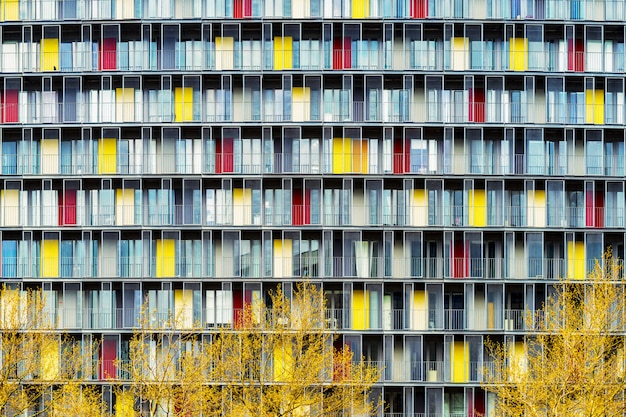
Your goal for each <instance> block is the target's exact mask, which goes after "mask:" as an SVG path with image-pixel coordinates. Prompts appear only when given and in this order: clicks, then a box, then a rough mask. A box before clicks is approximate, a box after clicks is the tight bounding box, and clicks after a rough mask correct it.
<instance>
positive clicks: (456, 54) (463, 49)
mask: <svg viewBox="0 0 626 417" xmlns="http://www.w3.org/2000/svg"><path fill="white" fill-rule="evenodd" d="M450 45H451V49H452V51H451V54H452V56H451V59H450V66H451V68H452V69H453V70H464V69H467V67H468V63H469V38H460V37H456V38H451V39H450Z"/></svg>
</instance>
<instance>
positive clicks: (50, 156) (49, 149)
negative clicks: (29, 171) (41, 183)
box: [41, 139, 59, 174]
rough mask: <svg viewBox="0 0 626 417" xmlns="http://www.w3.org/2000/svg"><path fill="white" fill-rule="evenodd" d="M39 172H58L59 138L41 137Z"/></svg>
mask: <svg viewBox="0 0 626 417" xmlns="http://www.w3.org/2000/svg"><path fill="white" fill-rule="evenodd" d="M41 173H42V174H58V173H59V140H58V139H42V140H41Z"/></svg>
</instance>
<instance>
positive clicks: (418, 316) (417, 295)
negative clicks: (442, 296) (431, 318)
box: [411, 290, 428, 330]
mask: <svg viewBox="0 0 626 417" xmlns="http://www.w3.org/2000/svg"><path fill="white" fill-rule="evenodd" d="M427 316H428V299H427V298H426V292H425V291H424V290H415V291H413V325H412V326H411V327H412V328H413V329H414V330H422V329H426V317H427Z"/></svg>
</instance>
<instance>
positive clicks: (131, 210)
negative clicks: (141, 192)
mask: <svg viewBox="0 0 626 417" xmlns="http://www.w3.org/2000/svg"><path fill="white" fill-rule="evenodd" d="M115 206H116V210H115V211H116V212H115V224H117V225H119V226H123V225H129V224H134V223H135V190H131V189H121V188H120V189H118V190H117V191H116V193H115Z"/></svg>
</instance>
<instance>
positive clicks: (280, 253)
mask: <svg viewBox="0 0 626 417" xmlns="http://www.w3.org/2000/svg"><path fill="white" fill-rule="evenodd" d="M625 19H626V11H625V5H624V2H623V1H622V0H0V20H2V21H3V23H2V25H0V54H1V57H2V59H0V71H1V72H0V89H1V92H0V108H1V112H0V113H1V114H0V141H1V144H2V146H1V149H0V150H1V154H2V158H1V166H0V170H1V176H0V226H1V230H0V233H1V235H0V237H1V253H2V258H1V268H0V270H1V275H2V281H3V282H5V283H10V284H11V285H16V286H20V285H21V286H23V287H24V288H30V287H35V288H40V289H41V290H42V291H44V292H45V294H46V296H47V297H46V300H47V302H48V310H49V311H50V312H51V314H53V316H54V317H55V318H56V321H57V322H58V323H59V326H61V327H62V328H64V329H67V330H68V331H70V332H71V333H72V334H75V335H76V336H77V337H78V338H82V340H84V341H85V343H89V341H90V340H93V339H95V338H99V337H103V343H102V344H101V346H100V353H99V357H98V358H97V361H96V362H98V363H99V365H97V366H96V367H94V373H93V375H92V378H93V379H94V380H96V381H97V380H101V381H102V385H103V390H104V392H105V397H106V400H107V401H108V402H109V403H110V405H111V407H112V408H113V407H114V403H115V399H114V395H113V394H112V393H111V392H110V390H108V388H107V385H108V384H110V383H111V381H110V379H111V378H113V379H116V378H122V377H123V376H122V375H120V374H119V373H120V372H119V371H118V370H117V366H116V363H117V362H116V361H118V360H124V359H125V358H126V356H125V355H128V340H129V338H130V335H131V334H132V331H133V328H134V327H135V326H136V325H137V323H138V320H139V312H140V309H141V306H142V304H143V303H144V301H146V300H147V303H148V305H149V308H150V309H151V310H155V311H158V312H159V314H162V315H163V317H167V316H169V315H170V314H172V312H176V313H178V314H183V316H184V317H185V323H192V322H201V323H203V325H204V326H206V328H212V327H214V326H216V325H228V324H229V323H232V322H233V317H234V315H235V314H236V313H237V311H238V310H240V309H242V308H243V307H244V306H245V305H246V304H247V303H251V302H253V300H255V299H260V298H263V297H265V296H266V294H267V291H268V290H269V289H270V288H273V287H275V286H276V285H277V284H282V285H283V286H284V287H285V288H287V289H288V288H290V287H291V285H292V283H293V282H294V281H298V280H301V279H303V278H307V279H309V280H311V281H313V282H319V283H320V284H321V285H322V286H323V288H324V290H325V293H326V294H327V301H328V305H327V307H328V320H329V322H330V323H332V325H333V326H335V327H336V328H337V329H338V330H339V331H340V332H341V334H342V336H341V338H340V341H342V342H343V343H345V344H347V345H349V346H350V347H351V349H352V350H353V351H354V352H355V354H356V355H357V356H361V355H363V356H364V357H365V358H366V360H368V361H372V362H375V363H377V364H378V365H379V366H380V367H381V369H383V372H382V376H381V380H380V382H379V384H378V385H377V387H376V389H375V393H377V394H380V395H382V398H383V399H384V400H385V401H386V403H387V410H386V411H385V414H386V415H388V416H390V417H401V416H402V417H404V416H406V417H414V416H419V417H423V416H428V417H435V416H453V417H461V416H463V417H465V416H467V417H469V416H473V415H474V413H475V412H481V413H486V414H487V415H489V413H490V411H491V410H492V408H493V401H494V398H493V397H492V396H490V395H487V394H486V393H485V392H484V391H483V390H482V389H481V388H480V378H481V372H480V370H481V369H482V368H483V366H485V365H488V362H489V358H488V357H487V356H486V354H485V349H484V339H485V337H487V336H489V337H491V338H492V339H495V340H499V341H503V342H505V343H507V344H509V345H510V346H512V347H514V348H515V349H522V348H523V346H522V340H523V335H524V334H525V331H526V329H525V324H524V320H523V314H524V309H526V308H528V309H537V308H539V307H540V306H541V303H542V301H543V300H544V299H545V297H546V295H547V294H549V293H550V291H551V284H552V283H553V282H554V281H555V280H556V279H558V278H559V277H566V278H572V279H574V278H576V279H578V278H583V277H584V276H585V274H586V273H587V272H588V271H589V270H590V269H591V268H592V267H593V264H594V262H595V259H597V258H600V257H601V254H602V253H603V251H604V250H605V249H606V248H607V247H609V246H611V247H612V248H613V251H614V253H616V254H617V255H618V256H619V257H620V258H623V256H624V238H625V234H624V216H625V214H626V213H625V198H624V179H625V177H624V160H625V156H624V143H625V137H624V117H625V112H626V109H625V106H624V96H625V94H624V81H625V76H624V61H625V59H624V58H625V50H624V43H625V40H626V34H625V26H624V23H623V22H624V20H625Z"/></svg>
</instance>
